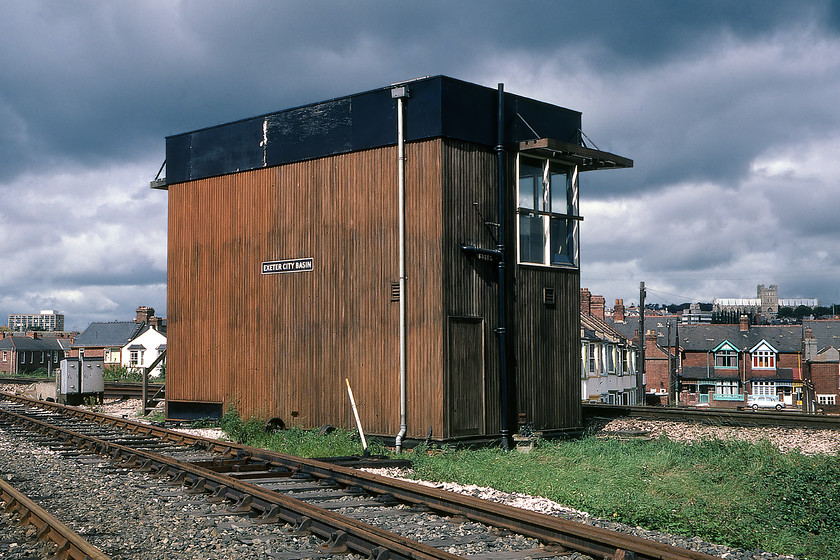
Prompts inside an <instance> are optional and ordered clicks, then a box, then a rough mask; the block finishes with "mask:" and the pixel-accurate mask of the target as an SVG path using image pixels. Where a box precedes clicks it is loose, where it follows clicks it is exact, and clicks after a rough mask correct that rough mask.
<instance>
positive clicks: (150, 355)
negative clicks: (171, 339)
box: [120, 325, 166, 377]
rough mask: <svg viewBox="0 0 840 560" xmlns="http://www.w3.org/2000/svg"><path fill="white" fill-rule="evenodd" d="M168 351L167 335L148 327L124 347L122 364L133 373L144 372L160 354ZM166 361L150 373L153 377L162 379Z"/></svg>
mask: <svg viewBox="0 0 840 560" xmlns="http://www.w3.org/2000/svg"><path fill="white" fill-rule="evenodd" d="M164 350H166V335H164V334H162V333H160V332H159V331H157V330H155V329H154V328H152V327H150V326H149V325H146V326H144V327H143V329H142V330H141V331H140V334H138V335H137V336H135V337H134V338H132V339H131V340H130V341H129V342H128V344H126V345H125V346H123V347H122V350H121V352H120V353H121V364H122V365H123V366H125V367H127V368H128V369H129V370H131V371H137V372H142V371H143V370H144V369H145V368H147V367H149V366H151V365H152V364H153V363H154V361H155V360H156V359H157V358H158V356H160V354H161V353H162V352H163V351H164ZM165 363H166V360H165V359H164V360H162V361H161V362H160V363H159V364H157V365H156V366H155V369H153V370H152V371H151V372H150V374H149V375H150V376H151V377H160V376H161V375H162V374H163V372H164V369H163V366H164V364H165Z"/></svg>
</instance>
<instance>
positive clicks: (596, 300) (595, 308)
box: [591, 296, 607, 321]
mask: <svg viewBox="0 0 840 560" xmlns="http://www.w3.org/2000/svg"><path fill="white" fill-rule="evenodd" d="M606 303H607V300H606V299H604V296H592V303H591V309H592V316H593V317H595V318H597V319H600V320H601V321H603V320H604V308H605V307H606Z"/></svg>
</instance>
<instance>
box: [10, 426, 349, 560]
mask: <svg viewBox="0 0 840 560" xmlns="http://www.w3.org/2000/svg"><path fill="white" fill-rule="evenodd" d="M0 472H2V473H3V474H2V476H3V477H4V478H5V479H6V480H8V481H9V483H11V484H12V485H13V486H15V487H17V488H18V489H19V490H20V491H21V492H23V493H24V494H26V495H27V496H29V497H30V499H32V500H34V501H35V502H37V503H39V504H40V505H42V506H43V507H44V508H45V509H47V510H48V511H50V512H52V513H53V514H54V515H56V516H57V517H58V518H59V519H61V520H62V521H63V522H64V523H65V524H67V525H68V526H70V527H71V528H73V529H74V530H75V531H76V532H78V533H79V534H80V535H81V536H82V537H83V538H85V539H86V540H88V541H89V542H90V543H91V544H93V545H94V546H96V547H98V548H99V549H100V550H102V551H103V552H104V553H105V554H107V555H109V556H111V557H112V558H114V559H115V560H160V559H161V558H166V559H167V560H195V559H197V558H200V559H202V560H232V559H240V558H249V559H251V558H253V559H262V558H265V559H276V558H317V557H319V552H318V548H319V546H320V545H321V542H322V541H321V540H320V539H318V538H317V537H314V536H312V535H303V536H298V535H294V534H291V533H289V532H288V527H287V526H283V525H257V524H255V523H251V522H250V521H248V519H247V517H245V516H241V515H232V514H230V513H228V512H226V511H225V507H226V505H225V504H212V503H210V502H208V501H207V500H205V499H204V497H203V496H201V495H199V496H190V495H187V494H184V493H182V492H181V491H180V489H178V488H173V487H171V486H168V485H167V484H166V480H165V479H160V478H156V477H152V476H150V475H147V474H143V473H139V472H136V471H132V470H124V469H114V468H113V466H111V465H110V463H107V462H104V461H99V460H98V459H97V458H93V457H85V456H83V457H80V458H77V459H75V460H74V459H70V460H68V459H67V458H63V457H61V455H60V454H59V453H57V452H52V451H50V450H49V449H48V448H45V447H40V446H34V445H32V444H30V443H28V442H25V441H21V440H19V439H16V438H11V437H9V435H8V434H6V433H4V432H3V431H0ZM7 523H8V519H6V518H0V531H2V534H3V535H4V536H3V537H2V538H0V557H2V558H4V559H6V558H10V559H15V560H16V559H18V558H43V557H44V556H43V552H42V551H43V550H44V547H43V545H40V544H35V545H33V543H32V542H31V541H30V539H29V538H27V535H26V531H22V530H21V529H10V528H9V527H8V526H7ZM7 529H8V531H7ZM31 532H32V531H29V533H31ZM30 536H31V535H30ZM6 541H9V542H6ZM336 558H344V559H351V558H353V559H355V558H358V557H357V556H354V555H341V556H336Z"/></svg>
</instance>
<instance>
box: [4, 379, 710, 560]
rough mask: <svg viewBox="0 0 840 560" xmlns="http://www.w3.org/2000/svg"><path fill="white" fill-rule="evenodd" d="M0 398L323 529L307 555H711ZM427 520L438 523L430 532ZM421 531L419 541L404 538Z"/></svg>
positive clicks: (212, 494) (54, 436)
mask: <svg viewBox="0 0 840 560" xmlns="http://www.w3.org/2000/svg"><path fill="white" fill-rule="evenodd" d="M0 399H2V400H0V429H2V430H4V431H5V432H10V433H14V434H17V435H19V436H22V437H29V438H35V439H36V440H37V441H40V442H41V443H43V444H47V445H50V446H51V447H53V448H54V449H60V450H64V452H65V453H68V454H72V453H77V452H76V451H73V449H77V448H78V449H82V450H84V452H86V453H92V454H98V455H100V456H105V457H107V458H108V459H109V460H110V461H111V462H112V463H114V464H115V465H116V466H117V467H119V468H128V467H131V468H133V469H137V470H140V471H144V472H147V473H150V474H153V475H156V476H158V477H161V478H163V479H165V480H168V481H170V483H171V484H173V485H175V486H177V487H180V488H181V489H182V491H183V492H185V493H186V494H188V495H203V496H205V497H206V500H208V501H209V502H211V503H222V502H224V503H228V504H230V505H229V506H228V508H227V511H228V512H230V513H233V514H238V515H242V516H247V517H250V518H252V520H253V523H255V524H264V525H274V524H278V523H279V524H287V525H289V526H291V527H292V529H291V530H292V531H294V532H296V533H302V532H306V533H309V534H313V535H316V536H318V537H319V538H320V539H322V541H323V544H322V545H321V547H320V550H319V551H318V554H320V555H324V556H317V557H318V558H321V557H328V556H329V555H331V554H332V555H342V554H347V553H353V554H356V555H359V556H362V557H365V558H374V559H376V560H385V559H391V558H393V559H402V558H412V559H451V558H459V557H465V556H469V557H472V558H488V559H489V558H499V559H502V558H510V559H518V558H522V559H524V558H569V555H570V554H571V553H572V552H573V551H576V552H577V553H579V554H580V553H582V554H586V555H588V556H589V557H591V558H595V559H597V560H602V559H610V560H620V559H621V560H629V559H636V560H653V559H658V560H711V559H712V558H713V557H712V556H709V555H707V554H703V553H699V552H695V551H689V550H685V549H681V548H675V547H672V546H668V545H665V544H662V543H658V542H654V541H648V540H645V539H641V538H638V537H635V536H632V535H626V534H622V533H616V532H613V531H609V530H606V529H602V528H598V527H593V526H590V525H584V524H579V523H574V522H571V521H568V520H564V519H560V518H557V517H553V516H547V515H543V514H538V513H534V512H530V511H526V510H521V509H518V508H514V507H511V506H507V505H503V504H498V503H494V502H487V501H484V500H479V499H477V498H473V497H471V496H464V495H461V494H454V493H451V492H446V491H443V490H440V489H437V488H431V487H426V486H422V485H417V484H413V483H409V482H404V481H399V480H394V479H390V478H386V477H382V476H378V475H375V474H372V473H368V472H363V471H359V470H356V469H352V468H348V467H345V466H342V465H338V464H332V463H330V462H325V461H317V460H311V459H302V458H298V457H292V456H288V455H283V454H278V453H272V452H268V451H265V450H261V449H255V448H249V447H245V446H240V445H236V444H232V443H229V442H222V441H218V440H211V439H206V438H202V437H198V436H192V435H186V434H184V433H180V432H175V431H171V430H167V429H164V428H159V427H156V426H149V425H145V424H139V423H136V422H132V421H129V420H125V419H118V418H114V417H110V416H105V415H102V414H98V413H93V412H88V411H83V410H80V409H75V408H70V407H63V406H61V405H56V404H54V403H43V402H40V401H33V400H31V399H26V398H22V397H16V396H13V395H8V394H5V393H0ZM27 434H28V435H27ZM32 434H35V435H32ZM431 526H433V527H438V528H439V530H438V531H437V536H435V537H433V538H430V537H429V531H428V528H429V527H431ZM421 528H422V530H421ZM433 533H434V532H433ZM420 534H422V535H423V538H424V542H419V540H421V539H420V537H418V538H417V540H415V535H420ZM476 543H479V544H480V545H481V547H479V548H480V550H479V549H477V548H476ZM482 551H483V552H482ZM313 557H315V556H313Z"/></svg>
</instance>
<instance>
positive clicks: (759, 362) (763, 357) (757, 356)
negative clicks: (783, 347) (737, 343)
mask: <svg viewBox="0 0 840 560" xmlns="http://www.w3.org/2000/svg"><path fill="white" fill-rule="evenodd" d="M752 369H776V353H775V352H773V351H772V350H767V349H762V350H756V351H755V352H753V353H752Z"/></svg>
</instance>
